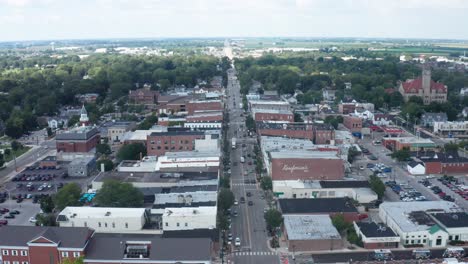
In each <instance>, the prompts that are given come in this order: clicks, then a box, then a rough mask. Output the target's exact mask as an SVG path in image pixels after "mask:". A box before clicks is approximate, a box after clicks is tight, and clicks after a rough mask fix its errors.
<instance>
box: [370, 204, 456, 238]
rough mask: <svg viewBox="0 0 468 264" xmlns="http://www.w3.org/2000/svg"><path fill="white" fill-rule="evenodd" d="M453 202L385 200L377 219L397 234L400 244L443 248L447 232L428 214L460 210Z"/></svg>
mask: <svg viewBox="0 0 468 264" xmlns="http://www.w3.org/2000/svg"><path fill="white" fill-rule="evenodd" d="M460 210H461V209H460V208H459V207H458V206H457V205H456V204H455V203H452V202H446V201H425V202H385V203H382V204H381V205H380V207H379V217H380V219H381V220H382V221H383V222H384V223H385V224H386V225H387V226H388V227H390V228H391V229H392V230H393V231H395V233H397V234H398V235H399V236H400V244H401V245H406V246H410V245H423V246H426V247H445V246H447V242H448V239H449V237H448V233H447V232H445V231H444V230H442V229H441V228H440V227H439V226H438V225H437V224H436V222H435V221H434V219H433V218H432V217H431V214H434V213H454V212H460Z"/></svg>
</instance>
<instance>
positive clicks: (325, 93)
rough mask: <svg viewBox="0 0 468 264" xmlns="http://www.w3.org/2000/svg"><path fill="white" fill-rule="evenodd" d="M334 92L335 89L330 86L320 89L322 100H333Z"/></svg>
mask: <svg viewBox="0 0 468 264" xmlns="http://www.w3.org/2000/svg"><path fill="white" fill-rule="evenodd" d="M335 94H336V89H332V88H330V87H327V88H323V89H322V97H323V100H325V101H335V99H336V96H335Z"/></svg>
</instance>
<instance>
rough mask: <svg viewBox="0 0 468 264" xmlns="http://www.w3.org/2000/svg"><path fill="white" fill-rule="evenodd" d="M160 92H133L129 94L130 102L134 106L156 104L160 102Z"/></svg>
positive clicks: (147, 89)
mask: <svg viewBox="0 0 468 264" xmlns="http://www.w3.org/2000/svg"><path fill="white" fill-rule="evenodd" d="M158 96H159V92H157V91H152V90H150V89H149V88H142V89H137V90H131V91H129V92H128V100H129V101H130V103H134V104H155V103H157V102H158Z"/></svg>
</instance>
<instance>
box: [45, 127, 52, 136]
mask: <svg viewBox="0 0 468 264" xmlns="http://www.w3.org/2000/svg"><path fill="white" fill-rule="evenodd" d="M46 130H47V136H48V137H51V136H52V134H53V132H52V128H50V127H47V128H46Z"/></svg>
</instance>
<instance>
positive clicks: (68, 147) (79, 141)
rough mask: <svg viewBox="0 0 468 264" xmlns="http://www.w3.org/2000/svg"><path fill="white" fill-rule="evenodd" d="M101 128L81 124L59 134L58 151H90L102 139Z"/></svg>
mask: <svg viewBox="0 0 468 264" xmlns="http://www.w3.org/2000/svg"><path fill="white" fill-rule="evenodd" d="M100 138H101V137H100V135H99V130H98V129H97V128H95V127H89V126H80V127H75V128H73V129H71V130H69V131H66V132H64V133H61V134H57V136H56V137H55V139H56V146H57V152H89V151H91V150H92V149H94V148H95V147H96V146H97V144H99V140H100Z"/></svg>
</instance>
